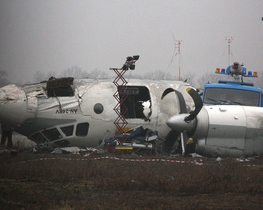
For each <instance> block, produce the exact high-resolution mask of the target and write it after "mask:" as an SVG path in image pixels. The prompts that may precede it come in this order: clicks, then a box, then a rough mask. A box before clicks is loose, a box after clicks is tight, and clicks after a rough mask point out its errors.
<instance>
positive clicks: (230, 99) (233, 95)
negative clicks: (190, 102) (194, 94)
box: [204, 88, 260, 106]
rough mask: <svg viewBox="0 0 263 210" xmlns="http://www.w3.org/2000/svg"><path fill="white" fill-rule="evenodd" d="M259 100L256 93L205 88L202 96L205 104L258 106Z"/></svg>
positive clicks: (258, 94)
mask: <svg viewBox="0 0 263 210" xmlns="http://www.w3.org/2000/svg"><path fill="white" fill-rule="evenodd" d="M259 99H260V93H258V92H254V91H248V90H237V89H227V88H207V89H206V91H205V95H204V103H205V104H230V105H244V106H259Z"/></svg>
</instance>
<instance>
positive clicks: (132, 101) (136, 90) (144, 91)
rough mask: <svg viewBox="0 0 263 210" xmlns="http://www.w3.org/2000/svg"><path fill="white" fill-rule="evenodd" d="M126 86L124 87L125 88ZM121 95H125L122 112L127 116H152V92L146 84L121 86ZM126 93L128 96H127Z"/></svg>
mask: <svg viewBox="0 0 263 210" xmlns="http://www.w3.org/2000/svg"><path fill="white" fill-rule="evenodd" d="M123 88H124V89H123ZM118 92H119V97H120V98H121V97H122V96H123V95H124V97H125V100H124V102H123V103H122V105H121V113H122V114H123V115H124V117H125V118H141V119H145V120H147V119H149V118H150V116H151V113H152V111H151V99H150V93H149V90H148V88H147V87H145V86H125V87H124V86H119V87H118ZM125 95H126V96H125Z"/></svg>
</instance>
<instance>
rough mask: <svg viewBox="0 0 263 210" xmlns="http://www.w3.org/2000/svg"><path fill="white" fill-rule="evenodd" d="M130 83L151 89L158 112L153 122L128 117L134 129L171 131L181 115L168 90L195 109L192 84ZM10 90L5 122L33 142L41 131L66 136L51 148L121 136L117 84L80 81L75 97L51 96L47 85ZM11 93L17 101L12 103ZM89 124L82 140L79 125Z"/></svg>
mask: <svg viewBox="0 0 263 210" xmlns="http://www.w3.org/2000/svg"><path fill="white" fill-rule="evenodd" d="M129 85H130V86H145V87H147V89H148V90H149V93H150V100H151V111H152V112H151V116H150V118H149V119H150V120H148V121H145V120H144V119H140V118H132V119H126V120H127V122H128V125H127V127H129V128H134V127H137V126H140V125H142V126H143V127H145V128H149V129H152V130H157V131H158V133H159V137H160V138H165V136H166V135H167V134H168V132H169V131H170V129H169V128H168V127H167V126H166V120H167V119H168V118H169V117H170V116H171V115H174V114H178V113H179V110H178V109H179V108H178V98H177V96H176V95H175V94H174V95H173V94H170V95H169V96H167V97H165V98H164V99H163V100H161V95H162V93H163V91H164V90H165V89H166V88H168V87H171V88H174V89H176V90H179V91H181V92H182V94H183V96H184V97H185V100H186V104H187V105H188V106H189V107H190V109H193V101H192V98H191V97H190V96H189V95H188V94H187V92H186V91H185V89H186V88H187V87H188V86H189V84H187V83H183V82H181V81H152V80H130V81H129V82H128V84H127V86H129ZM7 87H8V88H5V89H0V123H4V124H7V125H9V126H10V127H12V128H13V129H14V130H15V131H17V132H18V133H20V134H22V135H25V136H27V137H29V138H31V136H32V135H34V134H36V133H39V132H43V131H45V130H48V129H52V128H56V129H57V130H58V131H59V132H60V135H59V139H58V140H55V141H49V144H50V145H51V146H56V144H55V143H56V142H58V141H60V142H61V141H64V140H65V141H68V142H69V144H68V146H79V147H92V146H97V144H98V140H99V139H100V138H105V137H113V136H114V134H115V130H116V127H115V125H114V123H113V122H114V120H115V119H116V118H117V114H116V113H115V111H114V110H113V108H114V106H115V105H116V104H117V101H116V99H115V98H114V97H113V94H114V93H115V92H116V90H117V88H116V86H115V85H114V84H113V83H112V81H111V80H90V79H83V80H75V81H74V89H75V94H74V96H71V97H47V94H46V91H45V87H46V86H45V83H39V84H34V85H25V86H22V87H17V86H14V85H12V86H7ZM6 89H8V90H6ZM10 89H11V90H10ZM9 95H10V96H12V97H13V98H12V99H11V98H10V99H8V96H9ZM98 103H99V104H101V105H102V106H103V112H102V113H100V114H97V113H95V112H94V105H95V104H98ZM148 108H149V107H148ZM85 122H87V123H89V129H88V134H87V136H76V135H75V132H76V125H77V124H78V123H85ZM70 125H74V131H73V135H68V136H67V135H66V134H65V133H63V132H62V130H61V129H62V128H61V127H66V126H70ZM31 139H32V138H31Z"/></svg>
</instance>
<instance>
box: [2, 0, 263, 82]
mask: <svg viewBox="0 0 263 210" xmlns="http://www.w3.org/2000/svg"><path fill="white" fill-rule="evenodd" d="M262 17H263V0H213V1H212V0H132V1H131V0H0V33H1V36H0V70H1V71H6V72H8V79H9V80H10V81H12V82H27V81H32V80H33V75H34V74H35V72H37V71H43V72H57V74H59V73H60V72H62V71H63V70H65V69H67V68H70V67H72V66H78V67H79V68H81V69H82V70H85V71H89V72H91V71H92V70H94V69H98V70H100V71H102V72H105V73H109V71H110V70H109V68H110V67H121V66H122V64H123V63H124V61H125V59H126V57H127V56H129V55H136V54H138V55H140V59H139V61H138V62H137V63H136V69H135V71H136V72H134V73H137V74H138V73H140V72H143V73H146V72H148V73H149V74H150V73H151V72H154V71H156V70H161V71H166V70H167V71H168V72H169V73H171V74H178V68H179V67H178V66H179V64H178V63H179V56H175V57H174V60H173V62H172V64H171V65H170V66H169V64H170V61H171V58H172V56H173V52H174V50H175V44H174V40H182V42H181V45H180V47H181V54H180V55H181V56H180V58H181V59H180V62H181V65H180V67H181V74H182V75H189V74H192V75H194V76H198V75H202V74H205V73H206V72H208V71H214V69H215V68H216V67H227V66H228V51H227V48H228V43H227V40H226V38H231V37H232V38H233V41H232V43H231V51H232V54H231V56H230V58H231V60H230V61H231V63H232V62H233V61H239V62H242V63H244V64H245V66H246V67H247V68H248V69H249V70H257V71H258V72H260V73H262V74H263V21H262ZM177 52H178V51H177ZM168 66H169V68H168ZM197 72H201V73H200V74H197ZM110 73H111V72H110Z"/></svg>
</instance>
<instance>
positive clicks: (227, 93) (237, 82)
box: [202, 62, 263, 107]
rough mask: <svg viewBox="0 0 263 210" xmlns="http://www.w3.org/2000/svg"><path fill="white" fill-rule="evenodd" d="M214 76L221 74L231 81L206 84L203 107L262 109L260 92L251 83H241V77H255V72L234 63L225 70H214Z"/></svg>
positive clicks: (262, 103) (262, 102)
mask: <svg viewBox="0 0 263 210" xmlns="http://www.w3.org/2000/svg"><path fill="white" fill-rule="evenodd" d="M215 73H216V74H223V75H226V76H228V77H231V78H232V81H230V80H229V81H228V80H219V81H218V83H207V84H205V86H204V91H203V94H202V100H203V103H204V105H211V104H213V105H216V104H220V105H222V104H223V105H224V104H225V105H243V106H257V107H263V101H262V91H261V89H260V88H258V87H254V84H253V83H248V82H244V81H243V77H253V78H256V77H257V72H252V71H248V72H247V70H246V68H245V67H244V66H243V65H240V64H239V63H238V62H234V63H233V65H231V66H228V67H227V69H223V68H222V69H220V68H217V69H216V72H215Z"/></svg>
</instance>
